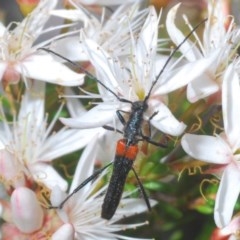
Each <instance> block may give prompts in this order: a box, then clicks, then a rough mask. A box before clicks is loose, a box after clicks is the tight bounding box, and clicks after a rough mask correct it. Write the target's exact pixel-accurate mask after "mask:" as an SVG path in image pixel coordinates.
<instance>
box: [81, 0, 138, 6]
mask: <svg viewBox="0 0 240 240" xmlns="http://www.w3.org/2000/svg"><path fill="white" fill-rule="evenodd" d="M133 2H134V3H135V2H140V0H125V1H124V2H123V1H122V0H114V1H112V0H81V3H83V4H86V5H92V4H98V5H103V6H111V5H119V4H127V3H133Z"/></svg>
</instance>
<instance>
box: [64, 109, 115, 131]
mask: <svg viewBox="0 0 240 240" xmlns="http://www.w3.org/2000/svg"><path fill="white" fill-rule="evenodd" d="M115 109H116V108H115V107H114V106H113V107H112V106H111V107H110V106H107V105H104V104H99V105H98V106H96V107H94V108H92V109H91V110H89V111H88V112H87V113H86V114H84V115H83V116H82V117H81V118H60V120H61V122H62V123H63V124H65V125H66V126H69V127H72V128H79V129H81V128H96V127H102V126H103V125H105V124H107V123H109V122H111V120H113V119H114V117H115V115H116V110H115Z"/></svg>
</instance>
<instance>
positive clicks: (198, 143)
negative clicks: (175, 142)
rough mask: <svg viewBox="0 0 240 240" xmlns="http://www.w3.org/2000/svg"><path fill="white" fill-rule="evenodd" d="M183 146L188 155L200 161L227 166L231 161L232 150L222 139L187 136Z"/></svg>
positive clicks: (184, 138)
mask: <svg viewBox="0 0 240 240" xmlns="http://www.w3.org/2000/svg"><path fill="white" fill-rule="evenodd" d="M181 144H182V147H183V149H184V151H185V152H186V153H187V154H188V155H190V156H191V157H193V158H196V159H198V160H202V161H205V162H208V163H216V164H227V163H229V161H230V159H231V158H230V157H231V155H232V153H231V150H230V149H229V146H228V145H227V143H225V142H224V141H223V140H222V139H221V138H220V137H212V136H202V135H195V134H185V135H184V136H183V137H182V139H181Z"/></svg>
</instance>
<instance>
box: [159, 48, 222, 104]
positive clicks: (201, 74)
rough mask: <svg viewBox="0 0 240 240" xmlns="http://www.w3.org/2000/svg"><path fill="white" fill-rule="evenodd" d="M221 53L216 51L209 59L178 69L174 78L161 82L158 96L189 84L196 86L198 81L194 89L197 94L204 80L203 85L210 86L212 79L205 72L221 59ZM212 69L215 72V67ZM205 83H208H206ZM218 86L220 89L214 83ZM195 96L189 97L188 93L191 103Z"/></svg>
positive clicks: (202, 59)
mask: <svg viewBox="0 0 240 240" xmlns="http://www.w3.org/2000/svg"><path fill="white" fill-rule="evenodd" d="M219 51H220V50H216V51H214V52H213V53H212V54H211V55H210V56H209V57H208V58H200V59H199V60H197V61H194V62H190V63H187V64H185V65H183V66H181V67H179V68H178V69H176V70H175V71H174V72H175V74H174V75H173V76H171V77H170V79H167V81H165V82H161V85H160V87H159V89H158V90H157V91H156V94H166V93H169V92H172V91H174V90H176V89H178V88H181V87H183V86H185V85H187V84H189V83H190V84H194V83H195V81H197V79H199V80H198V81H197V83H198V85H197V86H196V89H194V90H195V91H196V92H197V91H199V90H198V87H200V86H201V81H202V80H204V81H203V83H202V85H203V86H205V85H207V84H209V81H210V77H209V76H208V75H207V73H205V72H206V71H207V70H209V66H213V63H214V62H215V61H216V59H217V58H218V57H219ZM211 68H212V69H211V71H214V66H213V67H211ZM207 80H208V81H207ZM205 81H206V83H205ZM212 82H213V81H211V84H213V83H212ZM199 85H200V86H199ZM216 86H217V89H218V85H217V84H216V83H215V82H214V87H215V88H216ZM207 87H208V85H207ZM205 88H206V87H205ZM204 90H205V89H204ZM214 90H215V89H214ZM188 91H189V89H188ZM215 91H216V90H215ZM202 92H203V90H201V92H200V93H202ZM197 93H198V92H197ZM208 94H209V93H208ZM192 95H193V96H192ZM195 95H197V94H196V93H195V92H193V93H192V94H191V95H190V96H189V92H188V100H189V101H191V99H192V98H194V97H195ZM198 95H199V93H198ZM200 96H202V94H200Z"/></svg>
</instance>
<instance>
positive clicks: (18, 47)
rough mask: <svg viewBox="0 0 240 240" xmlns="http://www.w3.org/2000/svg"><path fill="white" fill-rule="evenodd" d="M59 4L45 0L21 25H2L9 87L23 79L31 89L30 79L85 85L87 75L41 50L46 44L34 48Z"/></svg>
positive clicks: (4, 77)
mask: <svg viewBox="0 0 240 240" xmlns="http://www.w3.org/2000/svg"><path fill="white" fill-rule="evenodd" d="M56 4H57V0H52V1H48V0H41V1H40V2H39V4H38V6H37V7H36V8H35V9H34V10H33V12H32V13H31V14H30V15H28V16H27V17H26V18H25V19H24V20H23V21H22V22H21V23H11V24H10V25H9V26H8V28H5V27H4V26H3V25H2V24H1V25H0V49H1V52H0V80H1V81H3V83H4V84H5V85H7V84H9V83H10V84H11V83H16V82H18V81H19V80H20V79H21V77H22V78H23V80H24V81H25V83H26V84H27V86H28V82H27V80H28V79H29V78H31V79H36V80H40V81H46V82H51V83H56V84H59V85H65V86H75V85H80V84H82V82H83V77H84V74H77V73H75V72H73V71H72V70H70V69H69V68H67V67H66V66H64V65H63V64H61V63H59V62H57V61H55V60H54V59H53V57H51V56H50V55H49V54H47V53H44V52H39V51H37V49H38V48H39V47H41V46H42V44H43V43H39V44H38V45H34V46H33V44H34V43H35V41H36V39H37V38H38V37H39V35H40V34H42V33H44V32H47V31H48V29H43V27H44V25H45V23H46V22H47V20H48V19H49V16H50V14H49V12H50V11H51V10H52V9H53V8H54V7H55V5H56ZM15 24H16V27H15V28H14V29H13V30H11V29H10V28H12V26H13V25H15ZM56 28H57V27H56ZM49 41H51V39H49V40H48V41H47V42H49ZM47 42H46V43H47Z"/></svg>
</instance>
